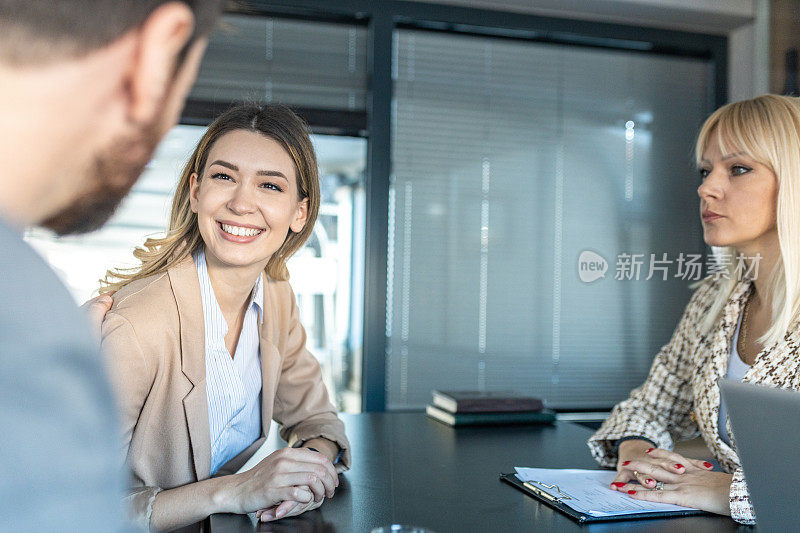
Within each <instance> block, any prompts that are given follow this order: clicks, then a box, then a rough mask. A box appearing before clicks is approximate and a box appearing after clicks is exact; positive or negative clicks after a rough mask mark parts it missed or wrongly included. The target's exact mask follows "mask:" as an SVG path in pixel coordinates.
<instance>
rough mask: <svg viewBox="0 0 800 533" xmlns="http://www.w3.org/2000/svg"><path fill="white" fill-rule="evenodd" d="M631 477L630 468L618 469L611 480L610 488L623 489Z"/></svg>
mask: <svg viewBox="0 0 800 533" xmlns="http://www.w3.org/2000/svg"><path fill="white" fill-rule="evenodd" d="M632 479H633V472H631V471H630V470H620V471H619V472H617V476H616V477H615V478H614V479H613V480H612V481H611V489H612V490H623V489H624V488H625V487H626V486H627V484H628V483H629V482H630V481H631V480H632Z"/></svg>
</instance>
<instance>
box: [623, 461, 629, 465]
mask: <svg viewBox="0 0 800 533" xmlns="http://www.w3.org/2000/svg"><path fill="white" fill-rule="evenodd" d="M629 464H631V462H630V461H624V462H623V463H622V466H628V465H629Z"/></svg>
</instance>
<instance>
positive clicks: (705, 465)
mask: <svg viewBox="0 0 800 533" xmlns="http://www.w3.org/2000/svg"><path fill="white" fill-rule="evenodd" d="M689 461H690V462H691V463H692V464H693V465H694V466H696V467H697V468H699V469H700V470H714V465H712V464H711V463H709V462H708V461H703V460H702V459H689Z"/></svg>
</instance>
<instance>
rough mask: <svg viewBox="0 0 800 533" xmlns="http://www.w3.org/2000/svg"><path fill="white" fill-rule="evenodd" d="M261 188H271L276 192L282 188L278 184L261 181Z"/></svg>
mask: <svg viewBox="0 0 800 533" xmlns="http://www.w3.org/2000/svg"><path fill="white" fill-rule="evenodd" d="M261 188H262V189H271V190H273V191H277V192H283V189H281V188H280V187H279V186H277V185H275V184H274V183H270V182H265V183H262V184H261Z"/></svg>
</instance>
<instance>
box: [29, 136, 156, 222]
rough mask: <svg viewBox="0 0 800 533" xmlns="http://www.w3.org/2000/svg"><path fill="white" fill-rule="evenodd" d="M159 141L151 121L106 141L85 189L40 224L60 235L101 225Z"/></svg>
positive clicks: (120, 200) (130, 186)
mask: <svg viewBox="0 0 800 533" xmlns="http://www.w3.org/2000/svg"><path fill="white" fill-rule="evenodd" d="M159 141H160V135H159V134H158V132H157V125H156V124H155V123H153V124H148V125H145V126H142V128H141V129H140V131H139V132H137V133H136V134H132V135H130V136H128V137H125V138H118V139H116V140H114V141H113V142H111V143H109V145H108V146H107V147H106V148H104V149H103V150H101V151H100V152H99V153H98V154H97V155H95V158H94V161H93V162H92V167H91V169H90V171H89V172H90V173H91V177H90V178H89V179H88V183H89V186H88V190H86V191H84V192H83V193H82V194H81V195H80V197H78V198H76V199H75V201H74V202H72V203H71V204H70V205H68V206H67V207H65V208H64V209H62V210H61V211H59V212H58V213H56V214H55V215H53V216H51V217H50V218H48V219H47V220H45V221H43V222H42V223H41V225H42V226H44V227H45V228H47V229H49V230H52V231H54V232H55V233H56V234H57V235H59V236H61V235H68V234H73V233H88V232H90V231H94V230H96V229H99V228H100V227H102V226H103V224H105V223H106V222H107V221H108V219H109V218H111V216H112V215H113V214H114V212H115V211H116V210H117V207H118V206H119V204H120V203H121V202H122V199H123V198H125V196H126V195H127V194H128V192H130V190H131V188H132V187H133V185H134V183H136V180H137V179H139V176H140V175H141V174H142V171H143V170H144V167H145V165H147V163H148V161H149V160H150V157H151V156H152V154H153V152H154V151H155V149H156V146H157V145H158V142H159ZM78 179H80V177H78Z"/></svg>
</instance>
